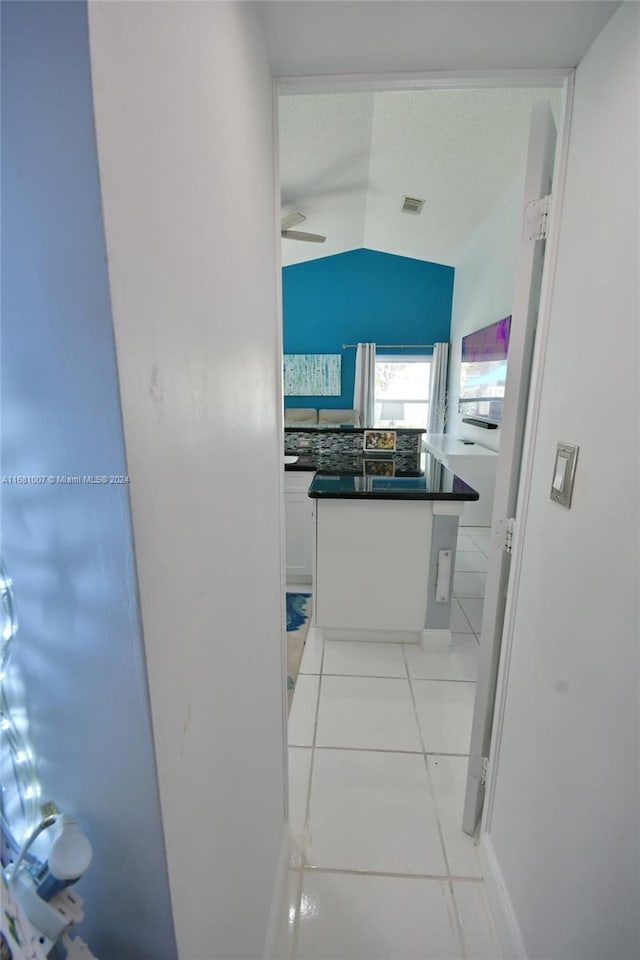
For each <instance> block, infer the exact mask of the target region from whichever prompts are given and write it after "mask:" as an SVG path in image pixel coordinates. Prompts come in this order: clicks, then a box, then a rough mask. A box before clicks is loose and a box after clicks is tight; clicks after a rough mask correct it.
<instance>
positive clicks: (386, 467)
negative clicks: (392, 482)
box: [363, 458, 396, 477]
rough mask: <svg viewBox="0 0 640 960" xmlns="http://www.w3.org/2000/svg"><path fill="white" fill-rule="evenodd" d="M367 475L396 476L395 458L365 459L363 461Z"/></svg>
mask: <svg viewBox="0 0 640 960" xmlns="http://www.w3.org/2000/svg"><path fill="white" fill-rule="evenodd" d="M363 466H364V475H365V477H395V475H396V465H395V463H394V462H393V460H381V459H380V458H377V459H375V460H373V459H372V460H365V461H364V462H363Z"/></svg>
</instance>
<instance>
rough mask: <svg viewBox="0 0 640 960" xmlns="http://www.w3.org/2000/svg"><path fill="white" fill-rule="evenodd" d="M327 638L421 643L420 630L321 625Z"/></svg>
mask: <svg viewBox="0 0 640 960" xmlns="http://www.w3.org/2000/svg"><path fill="white" fill-rule="evenodd" d="M320 629H321V630H322V634H323V636H324V639H325V640H372V641H374V642H379V643H420V631H419V630H356V629H353V630H352V629H351V628H350V627H320Z"/></svg>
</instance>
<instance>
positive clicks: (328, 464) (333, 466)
mask: <svg viewBox="0 0 640 960" xmlns="http://www.w3.org/2000/svg"><path fill="white" fill-rule="evenodd" d="M401 463H402V461H401V460H400V459H398V460H396V459H395V458H394V457H391V456H390V457H379V456H377V457H373V456H371V457H363V456H362V455H361V454H355V453H354V454H351V455H339V456H331V455H327V456H322V455H319V456H315V457H314V456H311V455H308V454H306V455H302V456H299V457H298V459H297V461H296V462H295V463H287V464H285V470H287V471H290V470H295V471H303V472H306V473H309V472H314V473H315V476H314V478H313V480H312V482H311V486H310V487H309V496H310V497H312V498H314V499H319V498H324V497H331V498H333V499H336V498H337V499H347V500H350V499H360V498H367V499H370V500H460V501H467V502H468V501H473V500H477V499H478V493H477V491H476V490H474V489H473V487H471V486H469V484H468V483H465V481H464V480H462V479H461V478H460V477H458V476H456V474H455V473H453V472H452V471H451V470H448V469H447V468H446V467H445V466H443V465H442V464H441V463H439V462H438V460H436V458H435V457H432V456H431V455H430V454H424V455H423V456H422V458H421V463H420V469H419V470H410V469H402V467H401Z"/></svg>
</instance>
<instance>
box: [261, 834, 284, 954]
mask: <svg viewBox="0 0 640 960" xmlns="http://www.w3.org/2000/svg"><path fill="white" fill-rule="evenodd" d="M288 899H289V827H288V825H287V823H286V822H285V823H284V825H283V833H282V843H281V845H280V854H279V856H278V865H277V867H276V872H275V875H274V878H273V893H272V894H271V906H270V908H269V919H268V921H267V934H266V937H265V946H264V954H263V960H282V957H286V955H287V949H288V948H287V946H286V944H287V921H288V910H287V905H288Z"/></svg>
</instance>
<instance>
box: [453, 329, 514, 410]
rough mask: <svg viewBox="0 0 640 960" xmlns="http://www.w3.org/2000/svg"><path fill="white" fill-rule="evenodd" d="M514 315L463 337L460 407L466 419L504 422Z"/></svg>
mask: <svg viewBox="0 0 640 960" xmlns="http://www.w3.org/2000/svg"><path fill="white" fill-rule="evenodd" d="M510 327H511V317H504V318H503V319H502V320H498V321H496V323H491V324H489V326H488V327H483V328H482V329H481V330H476V331H474V333H469V334H467V336H466V337H463V338H462V363H461V365H460V397H459V401H458V411H459V412H460V413H461V414H462V419H463V421H464V422H465V423H469V422H471V423H477V424H478V426H483V427H488V428H492V427H497V426H498V425H499V424H500V423H501V422H502V405H503V402H504V385H505V382H506V379H507V354H508V350H509V330H510Z"/></svg>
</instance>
